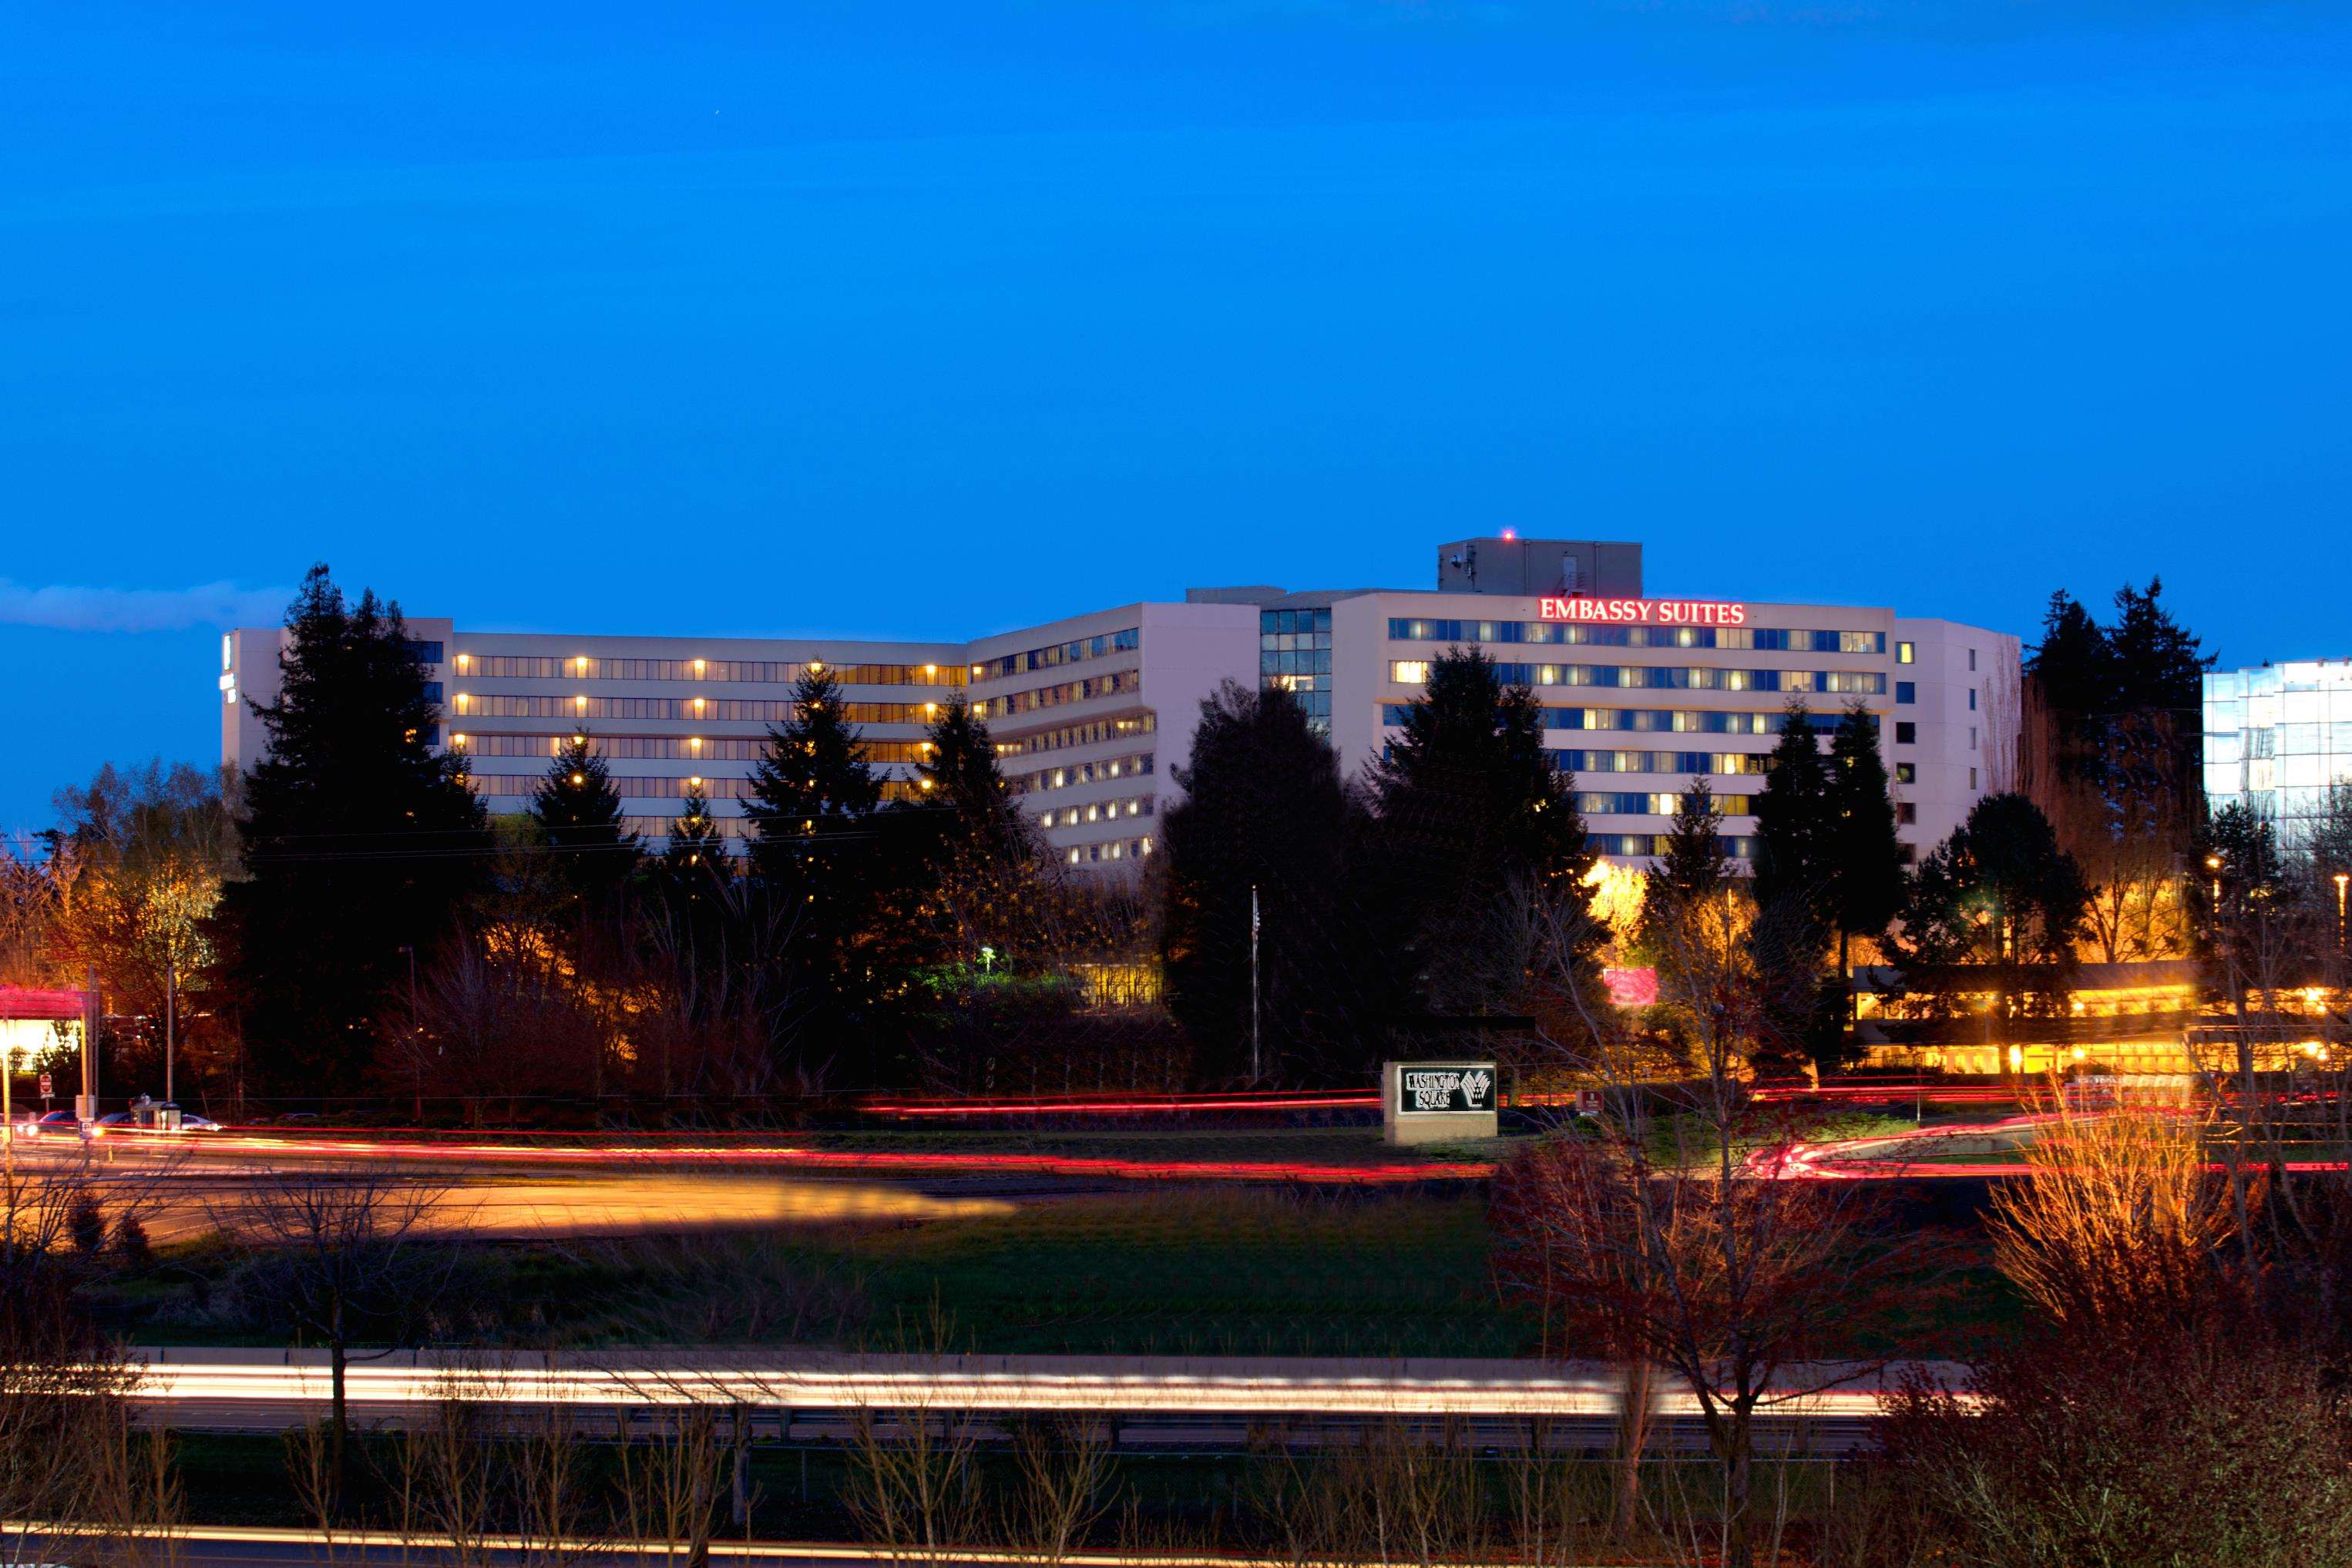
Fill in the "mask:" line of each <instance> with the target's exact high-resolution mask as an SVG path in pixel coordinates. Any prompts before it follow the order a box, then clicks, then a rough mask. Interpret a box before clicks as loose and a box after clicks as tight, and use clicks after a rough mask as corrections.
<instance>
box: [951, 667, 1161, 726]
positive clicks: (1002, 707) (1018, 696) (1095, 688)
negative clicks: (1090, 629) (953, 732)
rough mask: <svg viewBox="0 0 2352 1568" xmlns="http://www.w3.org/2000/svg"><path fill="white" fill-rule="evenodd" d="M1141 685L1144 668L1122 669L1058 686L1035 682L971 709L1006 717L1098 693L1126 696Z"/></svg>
mask: <svg viewBox="0 0 2352 1568" xmlns="http://www.w3.org/2000/svg"><path fill="white" fill-rule="evenodd" d="M1142 689H1143V672H1142V671H1140V670H1119V671H1117V672H1115V673H1114V674H1108V675H1095V676H1091V677H1089V678H1088V679H1087V680H1083V681H1065V682H1063V683H1062V684H1061V685H1058V686H1032V687H1030V688H1029V689H1028V690H1027V691H1025V692H1007V693H1006V694H1005V695H1003V696H1001V697H983V698H982V699H981V700H980V701H978V702H976V703H974V704H972V705H971V712H972V716H973V717H975V718H982V719H988V718H1003V717H1004V716H1007V715H1008V714H1016V713H1034V712H1036V711H1037V710H1038V709H1039V708H1048V707H1060V706H1064V705H1065V704H1067V703H1083V702H1092V701H1093V700H1094V699H1096V698H1097V697H1116V696H1125V695H1128V694H1129V693H1130V692H1139V691H1141V690H1142Z"/></svg>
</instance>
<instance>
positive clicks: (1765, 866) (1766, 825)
mask: <svg viewBox="0 0 2352 1568" xmlns="http://www.w3.org/2000/svg"><path fill="white" fill-rule="evenodd" d="M1831 811H1832V808H1831V805H1830V770H1829V764H1828V761H1827V759H1825V758H1823V757H1822V747H1821V740H1820V737H1819V735H1818V733H1817V732H1816V731H1815V730H1814V728H1813V716H1812V715H1811V712H1809V711H1808V710H1807V709H1806V707H1805V705H1804V704H1803V703H1801V702H1792V703H1790V705H1789V708H1788V711H1787V712H1786V713H1785V714H1784V715H1783V716H1781V720H1780V742H1779V744H1777V745H1775V746H1774V747H1772V750H1771V753H1770V755H1769V757H1768V758H1766V760H1765V764H1764V788H1763V789H1761V790H1759V792H1758V793H1757V796H1756V903H1757V906H1758V907H1759V908H1778V907H1780V906H1782V905H1792V906H1801V907H1802V908H1804V909H1806V910H1808V911H1810V912H1811V915H1813V917H1814V918H1816V919H1818V920H1819V921H1820V923H1821V924H1822V926H1823V928H1824V931H1826V928H1827V925H1828V920H1827V918H1826V915H1827V909H1828V897H1829V886H1828V883H1829V874H1828V867H1827V863H1826V862H1827V861H1828V857H1829V840H1830V822H1831Z"/></svg>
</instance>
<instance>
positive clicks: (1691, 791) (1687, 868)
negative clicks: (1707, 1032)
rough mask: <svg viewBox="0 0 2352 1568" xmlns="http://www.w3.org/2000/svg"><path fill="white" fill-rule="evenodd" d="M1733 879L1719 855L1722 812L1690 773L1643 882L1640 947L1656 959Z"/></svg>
mask: <svg viewBox="0 0 2352 1568" xmlns="http://www.w3.org/2000/svg"><path fill="white" fill-rule="evenodd" d="M1734 880H1735V873H1734V872H1733V871H1732V866H1731V857H1730V856H1728V855H1727V854H1725V853H1724V852H1723V808H1722V807H1721V806H1720V805H1718V804H1717V801H1716V799H1715V789H1714V787H1713V786H1711V785H1710V784H1708V783H1707V781H1706V777H1705V776H1704V775H1696V774H1695V775H1693V776H1692V779H1691V781H1690V787H1689V788H1688V789H1685V790H1684V791H1683V793H1682V795H1681V798H1680V800H1678V801H1677V803H1676V805H1675V820H1674V826H1673V827H1672V828H1671V829H1669V830H1668V831H1667V832H1666V835H1665V844H1664V852H1662V853H1661V854H1660V855H1659V856H1658V858H1657V859H1656V860H1655V861H1654V862H1651V865H1650V869H1649V871H1648V873H1646V874H1645V875H1644V876H1643V888H1642V929H1641V934H1640V940H1641V944H1642V946H1643V948H1645V949H1646V950H1647V951H1648V952H1649V953H1650V954H1651V956H1652V957H1653V958H1656V957H1658V956H1660V953H1661V949H1662V948H1664V947H1665V946H1669V945H1670V944H1671V941H1672V937H1673V934H1674V932H1675V929H1676V926H1677V925H1678V923H1679V922H1680V921H1681V920H1682V918H1683V916H1684V915H1685V914H1686V913H1687V912H1688V911H1690V910H1693V909H1696V908H1698V907H1699V906H1701V905H1702V904H1705V903H1706V902H1707V901H1708V900H1709V899H1715V898H1720V897H1723V896H1724V895H1725V894H1727V893H1729V892H1730V891H1731V888H1732V885H1733V883H1734Z"/></svg>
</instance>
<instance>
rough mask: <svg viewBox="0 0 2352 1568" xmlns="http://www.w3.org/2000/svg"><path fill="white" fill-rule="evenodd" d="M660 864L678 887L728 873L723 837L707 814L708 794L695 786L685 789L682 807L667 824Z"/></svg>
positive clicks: (715, 822) (717, 825) (717, 822)
mask: <svg viewBox="0 0 2352 1568" xmlns="http://www.w3.org/2000/svg"><path fill="white" fill-rule="evenodd" d="M661 864H662V869H663V872H664V873H665V874H667V875H668V876H669V877H670V878H671V879H672V880H673V881H675V882H677V883H679V884H680V885H681V886H683V885H686V884H688V883H697V882H700V881H703V880H706V879H708V878H709V877H712V876H722V877H723V876H725V875H727V874H729V872H730V861H729V858H728V854H727V838H726V835H725V834H723V833H721V832H720V831H719V820H718V819H717V818H716V817H713V816H712V815H711V814H710V797H709V796H708V795H706V794H704V793H703V792H702V789H701V787H700V786H699V785H698V786H696V787H695V788H693V789H688V791H687V792H686V802H685V809H684V810H681V811H680V812H679V813H678V815H677V821H674V822H673V823H671V824H670V831H669V842H668V843H667V845H666V846H665V847H664V848H663V850H662V852H661Z"/></svg>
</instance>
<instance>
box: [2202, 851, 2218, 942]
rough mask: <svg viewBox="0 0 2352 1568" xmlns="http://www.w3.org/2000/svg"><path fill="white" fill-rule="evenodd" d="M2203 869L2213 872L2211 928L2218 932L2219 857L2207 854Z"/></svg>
mask: <svg viewBox="0 0 2352 1568" xmlns="http://www.w3.org/2000/svg"><path fill="white" fill-rule="evenodd" d="M2205 869H2206V870H2207V871H2209V872H2210V873H2213V929H2214V931H2215V932H2216V933H2219V932H2220V931H2221V856H2220V855H2207V856H2206V857H2205Z"/></svg>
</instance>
